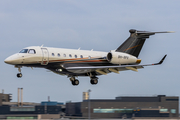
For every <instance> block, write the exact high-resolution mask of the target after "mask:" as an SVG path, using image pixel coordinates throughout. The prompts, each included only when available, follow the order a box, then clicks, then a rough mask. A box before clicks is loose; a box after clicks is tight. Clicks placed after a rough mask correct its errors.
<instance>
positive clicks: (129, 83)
mask: <svg viewBox="0 0 180 120" xmlns="http://www.w3.org/2000/svg"><path fill="white" fill-rule="evenodd" d="M179 4H180V1H179V0H171V1H169V0H158V1H157V0H151V1H145V0H128V1H127V0H111V1H110V0H86V1H85V0H51V1H49V0H38V1H37V0H26V1H24V0H16V1H14V0H1V1H0V41H1V44H0V53H1V56H0V66H1V72H0V76H1V78H0V89H4V90H5V93H12V94H13V101H17V88H18V87H22V88H24V101H26V102H41V101H45V100H47V97H48V96H50V97H51V100H52V101H60V102H66V101H70V100H71V101H81V100H82V92H84V91H87V90H88V89H91V90H92V92H91V98H92V99H114V98H115V97H117V96H121V95H133V96H134V95H139V96H143V95H148V96H149V95H150V96H151V95H159V94H164V95H170V96H174V95H176V96H180V92H179V91H180V87H179V84H180V81H179V77H180V74H179V71H180V66H179V59H180V56H179V44H180V41H179V38H180V37H179V28H180V24H179V21H180V14H179V11H180V8H179ZM129 29H138V30H147V31H175V33H168V34H157V35H154V36H151V37H150V39H147V41H146V43H145V45H144V47H143V49H142V51H141V53H140V56H139V58H141V59H142V64H145V63H154V62H159V60H160V59H161V58H162V57H163V56H164V55H165V54H167V55H168V56H167V59H166V60H165V61H164V63H163V64H162V65H161V66H153V67H146V68H145V69H141V70H139V72H133V71H125V72H120V74H115V73H112V74H108V75H106V76H100V77H99V83H98V85H95V86H94V85H91V84H90V79H89V78H88V77H79V80H80V84H79V86H72V85H71V83H70V81H69V79H68V78H67V77H65V76H60V75H57V74H54V73H52V72H47V70H45V69H40V68H34V69H33V70H32V69H31V68H26V67H24V68H23V69H22V73H23V77H22V78H21V79H19V78H16V74H17V72H18V70H17V68H14V66H12V65H8V64H5V63H4V59H5V58H7V57H8V56H10V55H12V54H14V53H16V52H19V51H20V50H21V49H22V48H24V47H27V46H41V45H42V44H44V46H49V47H60V48H73V49H78V48H79V47H81V49H85V50H91V49H94V50H97V51H106V52H109V51H110V50H114V49H116V48H117V47H119V45H120V44H122V43H123V42H124V41H125V40H126V39H127V38H128V37H129V32H128V31H129Z"/></svg>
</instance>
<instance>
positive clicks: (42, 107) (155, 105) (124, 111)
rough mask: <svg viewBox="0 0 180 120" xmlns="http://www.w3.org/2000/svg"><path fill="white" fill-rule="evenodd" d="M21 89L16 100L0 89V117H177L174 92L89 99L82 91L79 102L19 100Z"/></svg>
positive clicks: (176, 100) (177, 105)
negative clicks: (172, 93)
mask: <svg viewBox="0 0 180 120" xmlns="http://www.w3.org/2000/svg"><path fill="white" fill-rule="evenodd" d="M22 93H23V89H22V88H20V89H18V101H17V102H11V100H12V94H4V92H2V93H0V119H60V118H69V119H70V118H71V119H73V118H76V119H78V118H79V119H87V118H92V119H98V118H107V119H121V118H133V119H136V118H141V119H142V118H161V119H164V118H166V119H170V118H173V119H174V118H179V97H177V96H166V95H157V96H140V97H138V96H119V97H116V98H115V99H89V93H87V92H84V93H83V100H82V101H81V102H67V103H66V104H64V103H62V102H56V101H50V97H48V101H43V102H41V103H31V102H23V99H22V97H23V96H22V95H23V94H22Z"/></svg>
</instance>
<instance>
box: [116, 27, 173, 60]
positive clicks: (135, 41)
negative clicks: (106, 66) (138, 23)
mask: <svg viewBox="0 0 180 120" xmlns="http://www.w3.org/2000/svg"><path fill="white" fill-rule="evenodd" d="M129 32H130V37H129V38H128V39H127V40H126V41H125V42H124V43H123V44H122V45H120V46H119V47H118V48H117V49H116V52H124V53H128V54H131V55H133V56H136V57H138V56H139V53H140V52H141V49H142V47H143V45H144V43H145V41H146V39H147V38H149V36H151V35H154V34H156V33H172V32H170V31H165V32H148V31H137V30H134V29H131V30H129Z"/></svg>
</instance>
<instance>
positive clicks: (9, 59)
mask: <svg viewBox="0 0 180 120" xmlns="http://www.w3.org/2000/svg"><path fill="white" fill-rule="evenodd" d="M4 62H5V63H7V64H11V63H12V62H13V59H12V58H11V57H8V58H6V59H5V60H4Z"/></svg>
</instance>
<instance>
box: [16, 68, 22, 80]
mask: <svg viewBox="0 0 180 120" xmlns="http://www.w3.org/2000/svg"><path fill="white" fill-rule="evenodd" d="M18 71H19V73H18V74H17V77H18V78H21V77H22V73H21V68H20V67H18Z"/></svg>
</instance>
